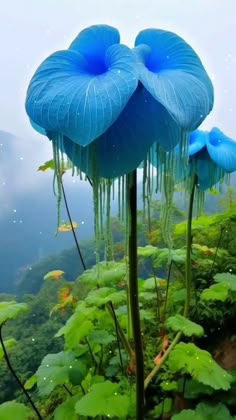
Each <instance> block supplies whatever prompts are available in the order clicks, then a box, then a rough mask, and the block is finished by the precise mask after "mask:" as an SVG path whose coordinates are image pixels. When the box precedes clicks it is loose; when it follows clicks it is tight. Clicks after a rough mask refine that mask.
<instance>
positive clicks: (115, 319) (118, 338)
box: [108, 301, 124, 373]
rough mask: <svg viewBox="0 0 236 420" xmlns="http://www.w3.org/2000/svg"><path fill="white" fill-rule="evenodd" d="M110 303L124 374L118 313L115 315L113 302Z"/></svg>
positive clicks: (122, 367)
mask: <svg viewBox="0 0 236 420" xmlns="http://www.w3.org/2000/svg"><path fill="white" fill-rule="evenodd" d="M108 303H109V305H110V307H111V309H112V313H113V319H114V324H115V330H116V340H117V347H118V352H119V358H120V367H121V372H122V373H124V364H123V359H122V354H121V348H120V337H119V331H118V323H117V317H116V313H115V308H114V306H113V303H112V301H110V302H108Z"/></svg>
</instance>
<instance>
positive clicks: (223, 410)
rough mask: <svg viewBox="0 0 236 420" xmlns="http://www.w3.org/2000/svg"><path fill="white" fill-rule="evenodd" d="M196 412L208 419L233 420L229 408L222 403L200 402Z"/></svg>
mask: <svg viewBox="0 0 236 420" xmlns="http://www.w3.org/2000/svg"><path fill="white" fill-rule="evenodd" d="M196 412H197V413H198V414H199V415H200V416H202V419H207V420H232V417H231V415H230V412H229V410H228V408H227V407H226V406H225V405H224V404H222V403H218V404H209V403H200V404H198V405H197V408H196Z"/></svg>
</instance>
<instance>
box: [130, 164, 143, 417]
mask: <svg viewBox="0 0 236 420" xmlns="http://www.w3.org/2000/svg"><path fill="white" fill-rule="evenodd" d="M127 188H128V191H127V193H128V194H127V196H128V198H129V220H130V230H129V248H128V255H129V301H130V312H131V321H132V330H133V340H134V351H135V366H136V419H137V420H143V419H144V360H143V343H142V335H141V323H140V313H139V296H138V256H137V175H136V170H135V171H133V172H131V173H130V174H128V183H127Z"/></svg>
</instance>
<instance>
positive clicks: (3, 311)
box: [0, 301, 28, 325]
mask: <svg viewBox="0 0 236 420" xmlns="http://www.w3.org/2000/svg"><path fill="white" fill-rule="evenodd" d="M27 310H28V306H27V305H26V303H16V302H15V301H11V302H0V325H2V324H3V323H4V322H5V321H7V320H8V319H14V318H16V317H17V316H18V315H20V314H23V313H25V312H27Z"/></svg>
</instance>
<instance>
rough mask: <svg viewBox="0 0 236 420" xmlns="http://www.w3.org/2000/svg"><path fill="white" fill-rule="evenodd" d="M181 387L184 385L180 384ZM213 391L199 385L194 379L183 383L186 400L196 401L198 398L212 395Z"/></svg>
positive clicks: (207, 386) (206, 386)
mask: <svg viewBox="0 0 236 420" xmlns="http://www.w3.org/2000/svg"><path fill="white" fill-rule="evenodd" d="M182 386H184V383H183V382H182ZM213 392H214V390H213V389H212V387H210V386H209V385H204V384H201V383H200V382H198V381H196V379H187V380H186V381H185V391H184V395H185V397H186V398H190V399H196V398H199V397H200V396H201V395H203V394H206V395H212V394H213Z"/></svg>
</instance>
